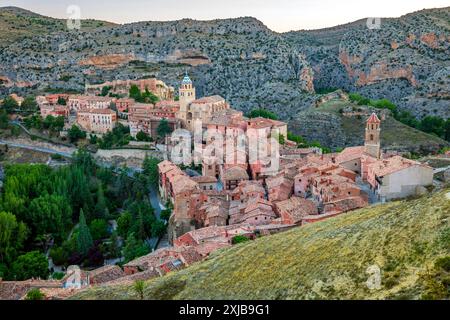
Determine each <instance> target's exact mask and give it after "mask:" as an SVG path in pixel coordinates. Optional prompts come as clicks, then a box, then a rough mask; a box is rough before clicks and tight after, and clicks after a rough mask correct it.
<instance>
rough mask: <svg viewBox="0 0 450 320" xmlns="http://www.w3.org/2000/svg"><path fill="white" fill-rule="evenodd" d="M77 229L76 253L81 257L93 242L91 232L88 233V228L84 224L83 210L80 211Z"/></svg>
mask: <svg viewBox="0 0 450 320" xmlns="http://www.w3.org/2000/svg"><path fill="white" fill-rule="evenodd" d="M78 228H79V232H78V238H77V246H78V251H79V252H80V253H82V254H83V255H86V254H87V253H88V251H89V249H90V248H91V247H92V246H93V244H94V242H93V240H92V236H91V232H90V231H89V228H88V226H87V224H86V218H85V217H84V213H83V209H81V210H80V222H79V226H78Z"/></svg>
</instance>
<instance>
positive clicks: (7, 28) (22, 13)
mask: <svg viewBox="0 0 450 320" xmlns="http://www.w3.org/2000/svg"><path fill="white" fill-rule="evenodd" d="M112 25H114V24H112V23H110V22H104V21H98V20H83V21H82V24H81V26H82V31H90V30H93V29H95V28H99V27H103V26H112ZM65 30H67V29H66V20H63V19H55V18H51V17H45V16H41V15H39V14H36V13H34V12H31V11H28V10H24V9H21V8H17V7H2V8H0V46H6V45H8V44H10V43H13V42H15V41H17V40H20V39H22V38H25V37H31V36H35V35H43V34H48V33H51V32H56V31H65Z"/></svg>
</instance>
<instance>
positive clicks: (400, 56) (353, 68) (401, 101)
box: [284, 7, 450, 117]
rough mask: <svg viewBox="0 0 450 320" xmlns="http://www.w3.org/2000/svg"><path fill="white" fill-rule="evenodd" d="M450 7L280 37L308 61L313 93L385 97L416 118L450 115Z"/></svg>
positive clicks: (374, 97) (292, 33)
mask: <svg viewBox="0 0 450 320" xmlns="http://www.w3.org/2000/svg"><path fill="white" fill-rule="evenodd" d="M449 34H450V7H447V8H440V9H428V10H422V11H418V12H414V13H411V14H407V15H405V16H402V17H400V18H395V19H393V18H390V19H384V18H382V19H381V25H380V28H379V29H372V30H370V29H368V28H367V26H366V20H359V21H356V22H354V23H350V24H346V25H342V26H337V27H334V28H327V29H323V30H311V31H298V32H289V33H286V34H285V35H284V36H285V38H286V39H287V40H288V41H289V42H290V43H291V44H293V45H294V46H295V47H296V48H297V49H298V50H299V51H301V52H303V53H304V54H305V56H306V59H307V61H308V63H309V64H310V65H311V67H312V69H313V72H314V86H315V88H316V89H324V88H341V89H344V90H346V91H348V92H355V91H356V92H359V93H361V94H362V95H364V96H368V97H370V98H372V99H380V98H388V99H390V100H392V101H394V102H395V103H396V104H397V105H398V106H399V107H400V108H403V109H405V110H409V111H411V112H412V113H413V114H415V115H417V116H420V117H422V116H424V115H426V114H435V115H440V116H441V117H449V116H450V108H449V102H448V101H449V99H450V93H449V87H450V82H449V79H450V78H449V74H450V60H449V58H448V57H449V56H450V51H449V50H450V37H449Z"/></svg>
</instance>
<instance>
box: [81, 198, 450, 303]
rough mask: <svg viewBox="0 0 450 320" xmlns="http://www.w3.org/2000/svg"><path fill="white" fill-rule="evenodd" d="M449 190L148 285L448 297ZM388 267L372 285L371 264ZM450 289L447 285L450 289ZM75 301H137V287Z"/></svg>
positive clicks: (195, 292)
mask: <svg viewBox="0 0 450 320" xmlns="http://www.w3.org/2000/svg"><path fill="white" fill-rule="evenodd" d="M449 219H450V189H448V190H446V191H442V192H439V193H435V194H433V195H432V196H425V197H422V198H419V199H416V200H410V201H401V202H391V203H388V204H384V205H379V206H375V207H368V208H365V209H362V210H358V211H354V212H349V213H347V214H343V215H341V216H339V217H336V218H332V219H329V220H326V221H323V222H318V223H315V224H311V225H306V226H304V227H300V228H296V229H293V230H291V231H289V232H286V233H281V234H278V235H274V236H269V237H264V238H260V239H258V240H256V241H253V242H249V243H245V244H241V245H237V246H234V247H232V248H230V249H225V250H224V251H222V252H217V253H215V254H214V255H213V256H212V257H210V258H209V259H208V260H206V261H204V262H201V263H198V264H195V265H193V266H191V267H189V268H187V269H185V270H182V271H179V272H175V273H171V274H169V275H166V276H165V277H162V278H158V279H156V280H151V281H149V282H147V287H146V289H145V298H146V299H419V298H428V299H442V298H445V297H447V298H448V297H449V293H448V292H449V291H448V284H449V279H450V275H449V272H448V271H449V269H448V263H447V267H444V268H447V272H446V271H444V270H443V269H442V267H440V266H439V264H438V265H435V263H436V261H438V259H440V258H442V257H445V256H447V257H448V255H449V254H450V242H449V240H450V223H449ZM375 264H376V265H378V266H379V267H380V268H381V276H382V278H381V288H379V290H373V291H372V290H369V289H368V288H367V286H366V284H365V283H366V281H367V279H368V278H369V274H368V273H367V269H368V267H370V266H373V265H375ZM445 286H447V287H445ZM73 298H74V299H136V298H137V296H136V295H135V293H134V292H133V289H132V288H131V286H112V287H99V288H96V289H90V290H86V291H83V292H81V293H79V294H78V295H76V296H75V297H73Z"/></svg>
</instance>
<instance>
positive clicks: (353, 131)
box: [289, 99, 449, 154]
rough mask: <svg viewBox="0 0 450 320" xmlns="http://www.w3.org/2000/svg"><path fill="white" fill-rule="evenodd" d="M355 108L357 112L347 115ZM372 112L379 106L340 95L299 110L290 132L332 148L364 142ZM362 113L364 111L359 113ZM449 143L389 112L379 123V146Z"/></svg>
mask: <svg viewBox="0 0 450 320" xmlns="http://www.w3.org/2000/svg"><path fill="white" fill-rule="evenodd" d="M344 111H346V112H350V113H351V112H355V113H356V115H347V114H344ZM372 112H380V110H379V109H378V110H377V109H375V108H372V107H367V106H359V105H357V104H355V103H351V102H349V101H345V100H342V99H333V100H330V101H328V102H326V103H323V104H321V105H320V106H319V107H317V108H316V107H311V108H309V109H307V110H305V111H302V112H300V113H298V114H297V115H296V116H295V117H293V119H292V120H291V121H289V128H290V130H291V131H292V132H294V133H296V134H299V135H301V136H303V137H305V138H306V139H307V140H308V141H318V142H320V144H321V145H325V146H329V147H330V148H332V149H336V148H341V147H343V146H355V145H362V144H363V143H364V130H365V127H366V123H365V121H366V120H367V118H368V116H369V115H370V113H372ZM357 113H363V114H365V115H358V114H357ZM318 128H320V129H321V130H318ZM448 145H449V143H448V142H446V141H444V140H442V139H440V138H438V137H436V136H434V135H430V134H427V133H424V132H422V131H419V130H417V129H414V128H411V127H409V126H407V125H404V124H402V123H401V122H399V121H397V120H395V119H394V118H393V117H392V116H391V113H389V112H388V113H387V115H386V119H385V120H383V121H382V125H381V147H382V148H383V149H384V150H388V149H390V150H397V151H406V152H414V153H418V154H421V153H429V152H438V151H439V150H440V149H442V148H443V147H444V146H448Z"/></svg>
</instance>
